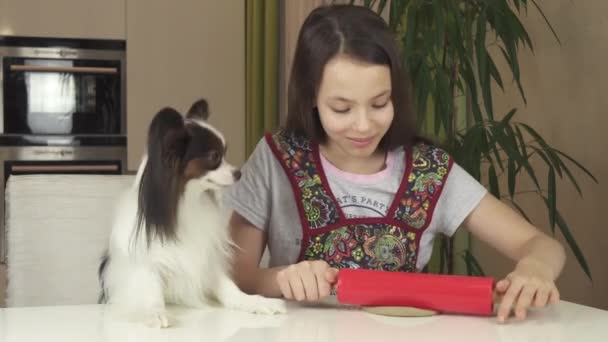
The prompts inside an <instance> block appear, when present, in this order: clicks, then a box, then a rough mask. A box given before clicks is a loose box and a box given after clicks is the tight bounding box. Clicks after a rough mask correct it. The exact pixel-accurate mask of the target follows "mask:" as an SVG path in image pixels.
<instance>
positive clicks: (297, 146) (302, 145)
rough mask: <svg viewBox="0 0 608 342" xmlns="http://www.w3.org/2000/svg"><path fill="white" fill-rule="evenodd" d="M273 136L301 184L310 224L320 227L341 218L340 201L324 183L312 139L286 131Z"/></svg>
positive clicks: (303, 202) (302, 199) (297, 182)
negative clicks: (338, 205) (335, 201)
mask: <svg viewBox="0 0 608 342" xmlns="http://www.w3.org/2000/svg"><path fill="white" fill-rule="evenodd" d="M272 138H273V140H274V142H275V144H276V146H277V147H278V150H279V153H281V160H282V161H283V163H285V165H286V166H287V169H289V170H290V171H291V173H292V175H291V176H292V177H293V178H294V179H295V181H296V184H297V185H298V187H299V188H300V191H301V193H302V196H301V197H302V198H300V199H299V200H301V201H302V207H303V208H304V215H305V216H306V217H305V219H306V221H307V223H308V225H309V226H310V228H311V229H317V228H321V227H325V226H327V225H330V224H334V223H336V222H338V219H339V215H338V210H337V204H335V203H334V202H333V201H332V199H331V197H330V196H329V194H327V192H326V191H325V188H324V187H323V183H322V182H321V177H320V176H319V173H318V171H317V167H316V163H315V162H314V155H313V153H312V148H311V147H310V143H309V142H308V141H307V140H305V139H300V138H296V137H291V136H285V135H283V134H275V135H273V136H272Z"/></svg>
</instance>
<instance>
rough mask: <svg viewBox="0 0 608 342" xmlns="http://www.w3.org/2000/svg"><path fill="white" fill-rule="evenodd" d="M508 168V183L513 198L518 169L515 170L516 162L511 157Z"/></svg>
mask: <svg viewBox="0 0 608 342" xmlns="http://www.w3.org/2000/svg"><path fill="white" fill-rule="evenodd" d="M507 170H508V174H507V176H508V185H509V196H511V198H513V195H514V194H515V176H516V171H515V162H514V161H513V159H511V158H509V162H508V164H507Z"/></svg>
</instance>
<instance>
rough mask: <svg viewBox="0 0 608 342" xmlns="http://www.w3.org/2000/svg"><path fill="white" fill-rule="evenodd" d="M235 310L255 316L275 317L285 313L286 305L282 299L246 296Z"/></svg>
mask: <svg viewBox="0 0 608 342" xmlns="http://www.w3.org/2000/svg"><path fill="white" fill-rule="evenodd" d="M235 309H238V310H243V311H247V312H251V313H255V314H263V315H275V314H283V313H286V312H287V305H286V303H285V301H284V300H282V299H274V298H266V297H263V296H259V295H252V296H247V298H244V300H242V301H241V302H240V303H238V304H237V305H236V307H235Z"/></svg>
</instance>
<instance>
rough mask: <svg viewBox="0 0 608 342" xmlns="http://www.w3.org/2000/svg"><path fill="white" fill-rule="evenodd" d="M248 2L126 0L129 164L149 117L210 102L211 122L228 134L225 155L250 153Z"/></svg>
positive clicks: (133, 164) (238, 157)
mask: <svg viewBox="0 0 608 342" xmlns="http://www.w3.org/2000/svg"><path fill="white" fill-rule="evenodd" d="M244 12H245V8H244V2H243V1H224V0H205V1H189V2H187V3H186V2H183V3H182V2H179V3H174V2H170V1H164V0H129V1H128V2H127V64H128V65H127V70H128V71H127V82H128V84H127V129H128V139H129V169H131V170H133V169H136V168H137V166H138V163H139V160H140V158H141V154H142V153H143V151H144V146H145V139H146V134H147V128H148V124H149V122H150V120H151V118H152V117H153V116H154V114H155V113H156V112H157V111H158V110H159V109H160V108H161V107H164V106H173V107H175V108H176V109H178V110H180V111H186V110H188V108H189V106H190V104H191V103H192V102H193V101H194V100H196V99H198V98H199V97H201V96H202V97H205V98H207V100H208V101H209V107H210V111H211V119H210V121H211V123H212V124H215V125H216V126H217V127H218V128H219V129H220V130H221V131H223V132H224V134H225V135H226V137H227V140H228V143H229V144H230V149H229V152H228V159H229V160H230V161H231V162H233V163H236V164H240V163H242V162H243V160H244V158H245V120H244V115H245V114H244V113H245V89H244V87H245V85H244V84H245V50H244V49H245V34H244V25H245V24H244V15H245V14H244Z"/></svg>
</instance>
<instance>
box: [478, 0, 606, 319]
mask: <svg viewBox="0 0 608 342" xmlns="http://www.w3.org/2000/svg"><path fill="white" fill-rule="evenodd" d="M541 6H542V7H543V9H544V10H545V13H546V14H547V16H548V17H549V18H550V20H551V21H552V23H553V24H554V27H555V29H556V31H557V32H558V34H559V36H560V38H561V41H562V45H561V46H560V45H559V44H558V43H556V42H555V40H554V39H552V36H551V32H550V31H549V30H548V29H547V28H546V26H545V25H544V24H543V22H542V18H541V17H540V16H539V15H538V14H537V12H536V11H535V10H533V8H531V9H530V11H529V18H525V20H524V25H525V26H526V27H527V28H528V30H529V32H530V35H531V38H532V40H533V41H534V42H535V53H534V55H532V54H530V53H523V54H522V55H521V63H522V65H521V73H522V75H523V77H522V81H523V85H524V88H525V90H526V94H527V98H528V105H527V107H526V108H524V107H523V104H522V103H521V101H520V99H519V98H518V96H517V92H516V91H515V88H514V87H510V89H509V91H508V95H506V96H498V95H497V99H496V105H497V107H498V108H499V109H500V111H501V112H505V111H507V110H508V109H510V108H512V107H515V106H517V107H520V108H522V110H521V112H520V114H519V115H518V116H516V119H517V120H519V121H524V122H527V123H529V124H531V125H532V126H533V127H535V128H536V129H537V130H538V131H539V132H540V133H541V134H542V135H543V136H544V137H546V138H547V140H548V141H549V142H550V144H553V145H554V146H555V147H556V148H558V149H560V150H562V151H564V152H566V153H568V154H570V155H572V156H574V157H575V159H577V160H579V161H580V162H582V163H583V165H585V166H587V167H588V168H589V169H590V170H591V171H592V172H593V173H594V174H595V176H596V177H597V178H598V179H599V181H600V184H599V185H597V184H594V183H592V182H591V181H589V180H587V179H584V178H583V175H582V173H581V172H576V173H575V175H576V176H580V177H581V178H580V179H581V180H583V179H584V180H583V181H582V182H581V188H582V189H583V194H584V199H581V198H580V197H578V194H577V193H576V190H575V188H574V187H573V186H571V185H570V184H568V183H567V182H565V181H564V182H561V183H560V189H559V193H558V206H559V210H560V211H561V212H562V214H563V216H564V217H565V219H566V220H567V222H568V223H569V225H570V228H571V230H572V233H573V234H574V236H575V238H576V240H577V241H578V242H579V244H580V246H581V247H582V249H583V251H584V253H585V255H586V257H587V260H588V261H589V266H590V268H591V271H592V274H593V279H594V281H593V284H592V283H591V282H590V281H589V280H588V279H587V278H586V277H585V275H584V273H583V272H582V271H581V269H580V267H579V266H578V264H577V263H576V260H575V259H574V256H573V255H572V253H571V252H570V251H568V261H567V265H566V267H565V270H564V272H563V274H562V276H561V278H560V279H559V281H558V286H559V288H560V290H561V292H562V297H563V298H564V299H566V300H570V301H574V302H577V303H582V304H586V305H591V306H595V307H599V308H604V309H608V267H607V266H606V262H605V261H604V260H605V259H606V252H607V251H608V229H606V228H607V227H606V220H605V218H604V217H603V214H605V213H606V212H607V211H608V204H607V202H606V200H605V196H606V193H608V158H606V157H605V153H606V151H608V139H606V135H607V133H608V116H607V115H606V113H605V111H606V108H608V96H607V95H606V83H605V79H606V75H608V65H607V64H606V60H608V43H607V42H608V24H607V21H606V13H608V2H606V1H603V0H595V1H570V0H552V1H542V2H541ZM502 69H503V70H504V67H503V68H502ZM544 181H546V178H543V182H544ZM523 199H524V200H525V203H526V205H525V208H526V210H527V212H528V213H530V214H531V215H530V216H531V218H532V219H533V220H535V222H538V223H540V225H541V226H542V227H548V226H549V224H548V219H547V214H546V207H545V206H544V204H542V203H540V202H539V201H538V200H536V198H535V197H534V196H531V197H524V198H523ZM558 236H559V237H560V241H562V242H563V241H564V240H563V239H562V238H561V235H559V233H558ZM477 247H478V248H477V254H478V256H479V258H480V259H481V260H482V264H483V265H484V266H485V269H487V270H488V271H490V272H491V273H492V274H494V275H498V276H502V275H505V274H506V273H507V272H508V271H509V270H510V269H511V267H512V264H511V263H510V262H507V261H506V260H505V259H504V258H502V257H500V256H498V255H497V254H496V253H494V252H492V251H490V250H489V249H488V248H486V247H484V246H479V245H478V246H477Z"/></svg>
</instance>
